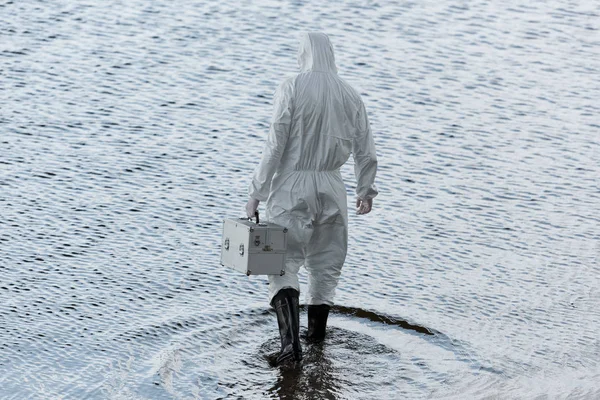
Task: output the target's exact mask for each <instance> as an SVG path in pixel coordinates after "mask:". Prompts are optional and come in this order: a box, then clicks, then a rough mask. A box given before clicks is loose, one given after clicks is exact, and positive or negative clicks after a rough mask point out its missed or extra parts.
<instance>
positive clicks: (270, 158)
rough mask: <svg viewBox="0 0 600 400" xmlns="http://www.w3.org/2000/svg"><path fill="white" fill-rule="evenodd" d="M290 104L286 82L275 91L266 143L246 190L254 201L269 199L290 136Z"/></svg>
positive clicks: (290, 83)
mask: <svg viewBox="0 0 600 400" xmlns="http://www.w3.org/2000/svg"><path fill="white" fill-rule="evenodd" d="M292 103H293V81H292V80H286V81H284V82H283V83H282V84H281V85H279V87H278V88H277V90H276V91H275V96H274V99H273V105H274V110H273V117H272V119H271V126H270V128H269V134H268V136H267V142H266V144H265V146H264V149H263V152H262V158H261V160H260V163H259V164H258V166H257V167H256V169H255V171H254V175H253V177H252V182H251V183H250V187H249V190H248V194H249V195H250V197H252V198H254V199H256V200H260V201H265V200H267V198H268V197H269V190H270V188H271V180H272V179H273V175H274V174H275V171H276V170H277V167H278V166H279V161H280V160H281V156H282V155H283V152H284V150H285V146H286V144H287V141H288V137H289V134H290V126H291V122H292Z"/></svg>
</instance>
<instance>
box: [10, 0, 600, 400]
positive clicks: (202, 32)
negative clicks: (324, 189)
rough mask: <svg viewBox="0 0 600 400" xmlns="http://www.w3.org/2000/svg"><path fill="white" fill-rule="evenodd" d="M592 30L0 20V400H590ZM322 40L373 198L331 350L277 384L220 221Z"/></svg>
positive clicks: (369, 18) (577, 10)
mask: <svg viewBox="0 0 600 400" xmlns="http://www.w3.org/2000/svg"><path fill="white" fill-rule="evenodd" d="M599 29H600V6H599V5H598V3H597V2H594V1H566V0H565V1H563V0H560V1H559V0H549V1H546V2H529V3H526V2H518V1H513V0H509V1H503V2H499V1H482V0H474V1H469V2H467V1H455V0H452V1H448V2H444V1H441V2H440V1H429V0H425V1H421V2H387V1H379V2H374V1H362V2H360V1H342V2H337V1H323V2H316V1H315V2H304V1H281V2H280V1H231V0H222V1H218V2H217V1H215V2H206V1H189V0H173V1H158V0H156V1H141V0H121V1H119V0H107V1H103V2H99V1H92V0H81V1H73V0H55V1H52V2H50V1H33V0H14V1H2V2H0V39H1V40H0V397H1V398H2V399H218V398H231V399H265V398H273V399H277V398H281V399H400V398H408V399H434V398H435V399H438V398H439V399H469V398H473V399H563V398H564V399H596V398H600V383H599V382H600V343H599V338H600V336H599V334H598V332H599V331H600V307H599V305H600V279H599V276H600V266H599V255H600V233H599V229H598V227H599V226H600V217H599V216H598V215H599V211H600V164H599V161H600V118H599V115H600V106H599V105H598V99H599V98H600V81H599V79H598V77H599V74H600V31H599ZM307 30H321V31H325V32H327V33H328V34H329V35H330V37H331V40H332V42H333V44H334V47H335V51H336V58H337V63H338V67H339V70H340V75H341V76H342V77H344V78H345V79H346V80H347V81H348V82H350V83H351V84H352V85H354V86H355V87H357V88H358V89H359V91H360V92H361V93H362V94H363V99H364V101H365V103H366V106H367V109H368V111H369V116H370V119H371V124H372V128H373V131H374V133H375V140H376V144H377V146H378V154H379V157H380V169H379V175H378V181H377V183H378V186H379V188H380V196H379V197H378V198H377V199H376V200H375V207H374V211H373V212H372V213H371V214H369V215H368V216H361V217H359V216H356V215H351V217H350V251H349V255H348V259H347V262H346V264H345V267H344V271H343V275H342V279H341V282H340V285H339V289H338V294H337V298H336V302H337V306H336V307H335V308H334V309H333V311H332V315H331V317H330V331H329V336H328V337H327V339H326V340H325V342H324V343H323V344H322V345H309V344H307V343H304V352H305V360H304V361H303V363H302V364H301V365H298V366H290V367H286V368H273V367H271V366H270V365H269V363H268V357H269V355H271V354H272V353H274V352H275V351H276V350H277V347H278V340H279V339H278V333H277V328H276V322H275V316H274V314H273V312H272V311H271V310H270V308H269V307H268V304H267V286H266V280H265V277H250V278H248V277H246V276H244V275H242V274H239V273H236V272H234V271H230V270H227V269H225V268H224V267H222V266H220V263H219V254H220V234H221V231H220V230H221V221H222V220H223V219H224V218H226V217H237V216H239V215H242V214H243V206H244V204H245V200H246V188H247V185H248V182H249V179H250V176H251V173H252V170H253V168H254V166H255V165H256V164H257V161H258V157H259V155H260V151H261V148H262V145H263V140H264V137H265V134H266V132H267V129H268V125H269V117H270V114H271V105H272V94H273V91H274V89H275V87H276V86H277V84H278V83H279V82H280V81H281V80H282V79H284V78H285V77H287V76H290V75H292V74H294V73H295V72H296V68H297V67H296V48H297V44H298V39H299V35H300V33H301V32H303V31H307ZM342 172H343V175H344V177H345V179H346V182H347V185H348V193H349V194H350V195H351V194H352V191H353V188H354V177H353V175H352V167H351V165H347V166H345V167H344V169H343V171H342ZM349 201H352V198H350V199H349ZM305 278H306V277H305V275H302V285H303V286H302V288H303V289H304V288H305V286H304V285H305ZM301 324H302V331H305V329H306V311H305V309H303V311H302V315H301Z"/></svg>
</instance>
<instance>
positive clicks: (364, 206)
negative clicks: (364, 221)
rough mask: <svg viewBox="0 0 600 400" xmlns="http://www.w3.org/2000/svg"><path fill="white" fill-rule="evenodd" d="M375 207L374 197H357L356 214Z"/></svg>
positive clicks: (366, 211) (367, 211) (361, 213)
mask: <svg viewBox="0 0 600 400" xmlns="http://www.w3.org/2000/svg"><path fill="white" fill-rule="evenodd" d="M372 208H373V199H368V200H363V199H361V198H360V197H357V198H356V214H358V215H363V214H368V213H370V212H371V209H372Z"/></svg>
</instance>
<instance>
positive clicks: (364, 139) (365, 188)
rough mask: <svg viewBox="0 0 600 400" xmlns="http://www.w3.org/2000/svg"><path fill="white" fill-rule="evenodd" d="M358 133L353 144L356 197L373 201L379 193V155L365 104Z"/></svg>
mask: <svg viewBox="0 0 600 400" xmlns="http://www.w3.org/2000/svg"><path fill="white" fill-rule="evenodd" d="M357 119H358V121H357V128H358V129H357V133H356V135H355V137H354V140H353V144H352V154H353V157H354V174H355V175H356V195H357V196H358V197H359V198H361V199H363V200H368V199H372V198H374V197H375V196H377V194H378V193H379V192H378V190H377V186H375V175H376V174H377V154H376V152H375V142H374V140H373V134H372V133H371V125H370V124H369V118H368V116H367V110H366V109H365V105H364V103H362V101H361V104H360V107H359V110H358V115H357Z"/></svg>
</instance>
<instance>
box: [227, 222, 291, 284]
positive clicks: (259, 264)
mask: <svg viewBox="0 0 600 400" xmlns="http://www.w3.org/2000/svg"><path fill="white" fill-rule="evenodd" d="M286 234H287V229H286V228H284V227H283V226H280V225H277V224H271V223H262V222H261V223H259V220H258V215H257V216H256V222H254V221H252V220H249V219H248V218H228V219H226V220H224V221H223V238H222V243H221V265H224V266H226V267H229V268H233V269H235V270H237V271H240V272H243V273H244V274H246V275H283V274H285V251H286V247H287V235H286Z"/></svg>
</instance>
